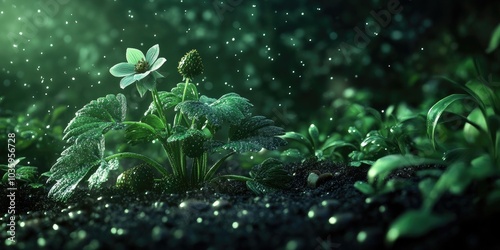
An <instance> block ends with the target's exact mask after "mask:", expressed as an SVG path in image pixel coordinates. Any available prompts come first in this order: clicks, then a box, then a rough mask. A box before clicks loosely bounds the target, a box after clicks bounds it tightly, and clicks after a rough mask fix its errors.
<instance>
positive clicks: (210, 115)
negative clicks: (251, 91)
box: [175, 93, 252, 127]
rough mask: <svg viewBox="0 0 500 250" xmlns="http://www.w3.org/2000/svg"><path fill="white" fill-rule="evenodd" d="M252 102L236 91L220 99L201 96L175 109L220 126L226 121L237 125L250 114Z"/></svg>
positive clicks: (192, 117)
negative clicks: (197, 99)
mask: <svg viewBox="0 0 500 250" xmlns="http://www.w3.org/2000/svg"><path fill="white" fill-rule="evenodd" d="M251 107H252V104H251V103H250V102H249V101H248V99H246V98H243V97H241V96H239V95H238V94H236V93H229V94H225V95H223V96H221V97H220V98H219V99H217V100H214V99H212V98H207V97H204V96H202V97H200V100H199V101H185V102H181V103H179V104H178V105H177V106H176V107H175V110H176V111H178V110H180V111H181V112H182V113H183V114H186V115H187V116H188V118H189V119H196V120H199V119H201V118H205V119H207V121H208V122H209V123H210V124H211V125H213V126H215V127H219V126H221V125H222V124H224V123H227V124H230V125H235V124H238V123H240V122H241V120H243V119H245V118H246V117H248V116H249V115H250V108H251Z"/></svg>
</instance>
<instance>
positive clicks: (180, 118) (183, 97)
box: [174, 78, 189, 126]
mask: <svg viewBox="0 0 500 250" xmlns="http://www.w3.org/2000/svg"><path fill="white" fill-rule="evenodd" d="M188 85H189V78H186V82H185V83H184V91H183V92H182V102H184V100H185V99H186V92H187V86H188ZM181 121H182V113H181V112H179V116H177V120H176V121H175V123H174V126H175V125H179V124H180V123H181Z"/></svg>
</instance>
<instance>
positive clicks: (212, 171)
mask: <svg viewBox="0 0 500 250" xmlns="http://www.w3.org/2000/svg"><path fill="white" fill-rule="evenodd" d="M235 153H236V152H234V151H233V152H231V153H229V154H227V155H225V156H224V157H222V158H220V159H219V160H218V161H217V162H216V163H215V164H214V165H213V166H212V167H211V168H210V169H209V170H208V172H207V173H206V174H205V177H204V178H203V179H204V180H205V181H209V180H210V179H212V177H213V176H214V174H215V172H217V170H218V169H219V168H220V167H221V166H222V163H223V162H224V161H225V160H226V159H227V158H228V157H229V156H231V155H233V154H235Z"/></svg>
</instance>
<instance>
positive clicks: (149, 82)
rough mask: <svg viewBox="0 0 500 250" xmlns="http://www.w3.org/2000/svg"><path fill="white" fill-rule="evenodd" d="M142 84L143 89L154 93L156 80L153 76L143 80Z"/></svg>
mask: <svg viewBox="0 0 500 250" xmlns="http://www.w3.org/2000/svg"><path fill="white" fill-rule="evenodd" d="M140 83H141V85H142V86H143V87H145V88H146V89H148V90H150V91H152V90H153V89H154V88H155V87H156V80H155V78H154V77H153V76H152V75H149V76H147V77H146V78H144V79H142V80H141V81H140Z"/></svg>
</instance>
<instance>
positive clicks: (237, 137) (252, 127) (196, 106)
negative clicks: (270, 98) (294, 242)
mask: <svg viewBox="0 0 500 250" xmlns="http://www.w3.org/2000/svg"><path fill="white" fill-rule="evenodd" d="M158 56H159V46H158V45H155V46H153V47H151V48H150V49H149V50H148V51H147V53H146V55H144V54H143V53H142V52H141V51H140V50H137V49H132V48H129V49H127V53H126V58H127V62H123V63H119V64H117V65H115V66H113V67H111V69H110V73H111V74H112V75H114V76H116V77H123V78H122V79H121V81H120V87H121V88H126V87H128V86H130V85H132V84H133V83H135V85H136V88H137V91H138V92H139V94H140V95H141V96H144V95H145V94H146V93H147V92H148V91H149V92H151V94H152V103H151V105H150V106H149V108H148V110H147V111H146V112H145V115H144V117H143V118H142V119H141V120H140V121H126V120H125V118H126V111H127V103H126V98H125V96H124V95H122V94H117V95H111V94H110V95H107V96H106V97H102V98H99V99H97V100H94V101H92V102H90V103H89V104H87V105H85V106H84V107H83V108H82V109H80V110H79V111H77V112H76V115H75V117H74V118H73V120H71V121H70V122H69V124H68V126H67V127H66V129H65V130H64V137H63V139H64V140H66V142H67V143H69V146H68V147H67V148H66V149H65V150H64V151H63V152H62V153H61V156H60V157H59V159H58V160H57V162H56V163H55V164H54V165H53V166H52V169H51V177H50V179H49V181H55V182H56V183H55V184H54V185H53V186H52V189H51V190H50V192H49V196H50V197H53V198H56V199H58V200H65V199H67V198H68V197H70V195H71V194H72V192H73V190H74V189H75V187H76V186H77V185H78V184H79V183H81V182H83V181H88V186H89V188H90V189H93V188H98V187H100V186H101V184H102V183H104V182H105V181H107V179H108V174H109V172H110V171H111V170H115V169H118V165H119V162H118V160H119V159H123V158H135V159H138V160H141V161H143V162H144V164H143V165H142V167H141V168H140V169H141V170H140V169H135V170H133V171H135V172H134V173H138V172H141V173H142V172H144V168H145V167H146V168H153V169H155V170H156V171H157V172H158V173H159V174H161V175H162V178H161V180H160V182H161V183H160V184H161V185H162V187H164V188H165V190H167V191H182V190H187V189H192V188H196V187H199V186H200V185H202V184H203V183H205V182H210V181H212V180H214V179H215V178H226V179H233V180H240V181H245V182H246V183H247V186H248V187H249V188H250V189H251V190H254V191H259V192H264V191H266V190H270V189H273V188H280V187H284V186H285V185H286V183H287V181H288V179H289V176H288V174H287V172H286V171H285V170H284V169H282V165H281V164H280V163H278V162H276V161H273V160H269V161H265V162H264V163H263V164H261V165H258V166H257V167H256V168H254V169H253V170H252V171H251V172H250V177H246V176H240V175H223V176H218V177H216V175H215V174H216V172H217V171H218V169H219V168H220V167H221V166H222V163H223V162H224V161H225V160H226V159H227V158H228V157H230V156H231V155H233V154H235V153H243V152H257V151H260V150H262V149H263V148H265V149H270V150H272V149H276V148H277V147H279V146H282V145H285V144H286V141H285V140H283V139H281V138H279V137H277V136H279V135H282V134H284V131H283V129H282V128H279V127H277V126H274V123H273V121H272V120H270V119H267V118H265V117H263V116H252V115H251V112H250V109H251V107H252V104H251V103H250V102H249V101H248V100H247V99H245V98H243V97H241V96H239V95H238V94H236V93H228V94H225V95H223V96H221V97H220V98H219V99H213V98H209V97H206V96H203V95H202V96H200V95H199V93H198V90H197V88H196V85H195V84H194V83H193V79H194V77H196V76H198V75H200V74H201V73H202V72H203V64H202V60H201V57H200V55H199V53H198V51H196V50H191V51H190V52H188V53H187V54H186V55H185V56H184V57H183V58H182V59H181V60H180V62H179V66H178V71H179V73H180V74H181V75H182V76H183V80H184V82H181V83H178V84H177V86H174V87H173V88H172V89H171V90H170V91H158V90H157V79H159V78H163V75H161V74H160V73H159V72H157V70H158V69H159V68H160V67H161V66H162V65H163V63H164V62H165V61H166V59H165V58H162V57H160V58H159V57H158ZM168 114H172V115H168ZM110 130H122V131H124V132H125V139H126V140H127V143H129V144H133V145H136V144H141V143H151V142H154V143H158V144H160V145H161V146H162V147H163V148H164V151H165V153H166V156H167V158H168V163H169V164H168V167H166V166H165V165H164V164H161V163H159V162H157V161H155V160H153V159H151V158H149V157H148V156H146V155H143V154H138V153H133V152H119V153H116V154H112V155H105V150H104V149H105V137H104V134H106V133H107V132H108V131H110ZM223 132H225V133H223ZM221 137H223V138H224V137H225V138H227V139H224V140H221V139H220V138H221ZM215 152H223V156H222V157H220V159H219V160H217V161H216V162H215V163H214V164H213V165H209V164H208V162H209V154H211V153H215ZM135 175H136V174H133V173H132V172H131V173H128V172H127V173H124V175H122V176H121V177H119V179H118V185H119V186H120V187H124V186H126V185H128V184H127V183H131V186H138V185H136V184H137V183H135V182H137V181H136V180H132V179H133V178H134V176H135ZM137 175H140V176H141V177H142V176H146V175H143V174H137ZM147 176H149V177H148V178H153V175H151V174H147ZM134 183H135V184H134Z"/></svg>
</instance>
